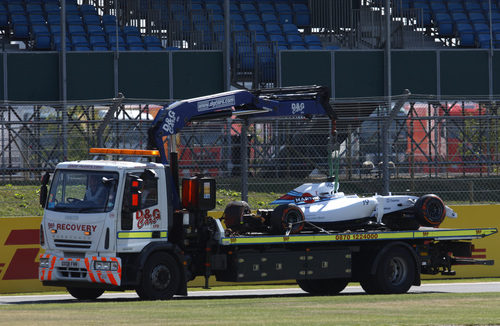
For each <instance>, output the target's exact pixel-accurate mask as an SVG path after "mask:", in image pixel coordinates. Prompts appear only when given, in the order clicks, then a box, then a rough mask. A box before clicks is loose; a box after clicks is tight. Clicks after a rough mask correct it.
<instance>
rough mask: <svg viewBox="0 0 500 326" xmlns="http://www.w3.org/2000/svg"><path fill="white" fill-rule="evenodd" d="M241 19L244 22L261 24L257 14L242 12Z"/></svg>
mask: <svg viewBox="0 0 500 326" xmlns="http://www.w3.org/2000/svg"><path fill="white" fill-rule="evenodd" d="M243 19H244V21H245V23H246V24H261V23H262V21H261V20H260V17H259V15H257V14H243Z"/></svg>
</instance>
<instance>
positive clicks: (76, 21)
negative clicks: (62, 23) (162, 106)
mask: <svg viewBox="0 0 500 326" xmlns="http://www.w3.org/2000/svg"><path fill="white" fill-rule="evenodd" d="M66 24H68V25H70V24H72V25H82V24H83V22H82V17H81V16H80V15H66Z"/></svg>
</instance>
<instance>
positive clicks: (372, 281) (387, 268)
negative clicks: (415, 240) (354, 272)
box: [360, 247, 415, 294]
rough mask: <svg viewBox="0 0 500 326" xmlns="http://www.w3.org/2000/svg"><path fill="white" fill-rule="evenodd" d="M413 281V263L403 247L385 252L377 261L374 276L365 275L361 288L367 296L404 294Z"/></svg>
mask: <svg viewBox="0 0 500 326" xmlns="http://www.w3.org/2000/svg"><path fill="white" fill-rule="evenodd" d="M414 280H415V261H414V259H413V257H412V256H411V254H410V253H409V252H408V250H406V249H405V248H403V247H394V248H391V249H390V250H388V251H387V252H385V253H384V254H383V255H382V256H381V257H380V260H379V261H378V265H377V266H376V270H375V274H374V275H371V274H369V275H366V276H365V278H364V279H363V280H361V282H360V283H361V286H362V287H363V290H365V292H366V293H368V294H399V293H406V292H408V290H409V289H410V287H411V286H412V284H413V281H414Z"/></svg>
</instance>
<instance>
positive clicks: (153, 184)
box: [141, 173, 158, 208]
mask: <svg viewBox="0 0 500 326" xmlns="http://www.w3.org/2000/svg"><path fill="white" fill-rule="evenodd" d="M141 179H142V180H143V182H144V183H143V188H142V203H141V204H142V205H141V206H142V207H141V208H148V207H151V206H155V205H158V178H157V177H156V176H155V175H153V174H151V173H143V174H142V175H141Z"/></svg>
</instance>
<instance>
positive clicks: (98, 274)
mask: <svg viewBox="0 0 500 326" xmlns="http://www.w3.org/2000/svg"><path fill="white" fill-rule="evenodd" d="M101 275H102V272H101V271H97V277H98V278H99V281H101V283H107V282H106V280H105V279H103V278H102V277H101Z"/></svg>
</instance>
